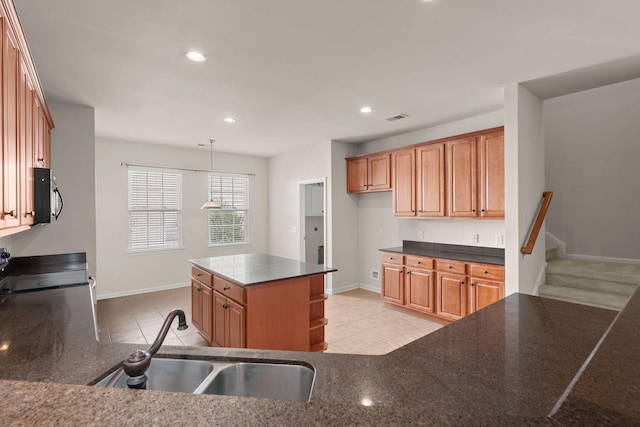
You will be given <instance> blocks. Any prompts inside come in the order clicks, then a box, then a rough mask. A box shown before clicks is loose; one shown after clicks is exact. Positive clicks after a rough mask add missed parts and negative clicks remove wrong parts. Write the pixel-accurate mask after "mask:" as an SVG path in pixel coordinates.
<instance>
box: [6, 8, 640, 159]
mask: <svg viewBox="0 0 640 427" xmlns="http://www.w3.org/2000/svg"><path fill="white" fill-rule="evenodd" d="M14 3H15V5H16V9H17V10H18V13H19V16H20V19H21V22H22V25H23V28H24V31H25V33H26V37H27V40H28V43H29V46H30V49H31V52H32V55H33V57H34V60H35V64H36V68H37V69H38V73H39V75H40V78H41V81H42V84H43V86H44V90H45V92H46V94H47V97H48V99H49V100H54V99H55V100H62V101H68V102H73V103H79V104H83V105H89V106H93V107H95V115H96V135H97V136H98V137H105V138H115V139H125V140H132V141H140V142H148V143H160V144H170V145H180V146H187V147H195V146H196V145H197V144H205V145H206V147H205V149H208V140H209V139H210V138H213V139H215V140H216V144H215V149H216V150H218V151H227V152H235V153H243V154H254V155H260V156H271V155H274V154H277V153H280V152H283V151H287V150H289V149H293V148H296V147H300V146H304V145H308V144H313V143H318V142H321V141H326V140H330V139H338V140H345V141H350V142H361V141H366V140H371V139H375V138H378V137H381V136H386V135H392V134H397V133H401V132H405V131H408V130H413V129H417V128H423V127H427V126H431V125H434V124H438V123H442V122H446V121H450V120H454V119H458V118H462V117H467V116H472V115H476V114H479V113H483V112H488V111H495V110H498V109H500V108H502V99H503V89H502V88H503V87H504V86H505V85H508V84H510V83H514V82H524V81H529V80H536V79H542V78H544V77H547V76H553V75H556V74H561V75H563V76H565V77H566V76H567V75H568V74H567V73H568V72H570V71H571V70H576V69H582V68H585V67H594V66H599V68H598V70H599V72H600V73H603V72H604V73H605V74H606V67H604V66H603V65H602V64H607V63H617V64H620V63H623V64H624V60H625V59H627V58H634V57H638V55H640V43H639V41H640V25H638V17H639V16H640V1H638V0H615V1H602V0H598V1H596V0H535V1H531V0H528V1H527V0H482V1H478V0H434V1H430V2H425V1H420V0H322V1H308V0H269V1H267V0H180V1H176V0H108V1H93V0H55V1H51V0H14ZM190 49H197V50H200V51H202V52H203V53H205V54H206V55H207V57H208V60H207V61H206V62H204V63H193V62H191V61H188V60H187V59H186V58H185V56H184V54H185V53H186V52H187V51H188V50H190ZM603 67H604V71H603ZM618 72H619V70H618ZM627 74H628V73H627ZM569 80H571V79H569ZM605 80H606V79H605ZM540 81H542V82H544V80H540ZM558 82H560V84H561V85H562V84H565V83H563V82H567V79H566V78H564V79H560V80H554V82H553V84H554V85H556V86H557V85H558V84H559V83H558ZM534 86H535V85H534ZM538 88H539V89H540V90H542V91H544V87H541V86H540V85H538ZM552 91H555V92H558V91H560V92H562V90H561V88H560V89H559V88H557V87H554V89H552ZM363 105H370V106H371V107H372V108H373V112H372V113H370V114H368V115H363V114H361V113H360V112H359V109H360V107H361V106H363ZM398 113H406V114H409V115H410V116H411V117H409V118H407V119H404V120H400V121H396V122H388V121H385V120H384V119H385V118H387V117H389V116H393V115H395V114H398ZM228 115H230V116H233V117H236V118H237V119H238V122H237V123H236V124H233V125H229V124H226V123H224V122H223V121H222V119H223V118H224V117H225V116H228ZM54 120H55V116H54Z"/></svg>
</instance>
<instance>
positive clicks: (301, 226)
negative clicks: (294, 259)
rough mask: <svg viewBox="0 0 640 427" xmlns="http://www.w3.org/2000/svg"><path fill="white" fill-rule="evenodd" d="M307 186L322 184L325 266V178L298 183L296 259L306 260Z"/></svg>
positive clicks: (325, 253) (325, 254)
mask: <svg viewBox="0 0 640 427" xmlns="http://www.w3.org/2000/svg"><path fill="white" fill-rule="evenodd" d="M307 184H322V204H323V215H322V223H323V225H322V226H323V229H324V230H323V236H322V241H323V246H324V256H323V259H324V266H325V267H326V265H327V178H326V177H323V178H312V179H305V180H301V181H298V196H299V198H298V199H299V200H300V204H299V209H298V230H300V232H299V233H298V236H299V240H298V259H299V260H300V261H302V262H304V261H305V260H306V245H305V225H306V224H305V222H306V221H305V216H306V215H305V211H306V192H305V186H306V185H307Z"/></svg>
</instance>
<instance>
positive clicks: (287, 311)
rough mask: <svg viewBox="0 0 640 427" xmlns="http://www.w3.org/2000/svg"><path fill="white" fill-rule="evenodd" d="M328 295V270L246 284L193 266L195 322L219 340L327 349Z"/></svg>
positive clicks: (256, 345)
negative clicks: (326, 291) (198, 288)
mask: <svg viewBox="0 0 640 427" xmlns="http://www.w3.org/2000/svg"><path fill="white" fill-rule="evenodd" d="M198 275H200V276H198ZM207 280H208V283H211V288H208V287H207V286H204V285H202V283H201V282H200V281H204V282H205V283H207ZM198 286H200V287H202V288H207V289H208V290H209V292H210V295H209V296H208V297H206V296H205V291H204V290H203V289H201V290H197V289H196V288H197V287H198ZM205 298H208V300H209V301H210V305H209V307H210V309H207V306H206V304H205V303H203V302H201V300H203V299H205ZM325 299H326V295H325V293H324V274H317V275H312V276H305V277H297V278H292V279H286V280H278V281H274V282H268V283H263V284H256V285H250V286H246V287H245V286H240V285H238V284H236V283H232V282H230V281H228V280H226V279H225V278H223V277H220V276H218V275H216V274H215V273H212V272H209V271H206V270H203V269H200V268H198V267H195V266H194V267H192V310H193V325H194V326H195V327H196V328H197V329H198V331H199V332H200V334H201V335H202V336H203V337H204V338H205V340H207V342H208V343H209V344H211V345H214V346H220V347H234V348H257V349H265V350H291V351H324V350H325V348H326V343H325V335H324V327H325V325H326V324H327V319H326V318H325V313H324V301H325Z"/></svg>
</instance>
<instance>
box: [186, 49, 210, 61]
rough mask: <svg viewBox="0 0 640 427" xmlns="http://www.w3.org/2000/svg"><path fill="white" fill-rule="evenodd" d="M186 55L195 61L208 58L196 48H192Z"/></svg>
mask: <svg viewBox="0 0 640 427" xmlns="http://www.w3.org/2000/svg"><path fill="white" fill-rule="evenodd" d="M186 57H187V58H189V59H190V60H192V61H194V62H204V61H206V60H207V57H206V56H204V55H203V54H201V53H200V52H196V51H195V50H191V51H189V52H187V53H186Z"/></svg>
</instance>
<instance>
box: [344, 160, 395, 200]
mask: <svg viewBox="0 0 640 427" xmlns="http://www.w3.org/2000/svg"><path fill="white" fill-rule="evenodd" d="M390 159H391V154H390V153H377V154H371V155H368V156H359V157H350V158H348V159H347V193H368V192H373V191H387V190H390V189H391V161H390Z"/></svg>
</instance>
